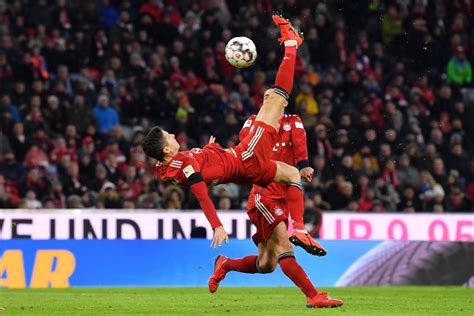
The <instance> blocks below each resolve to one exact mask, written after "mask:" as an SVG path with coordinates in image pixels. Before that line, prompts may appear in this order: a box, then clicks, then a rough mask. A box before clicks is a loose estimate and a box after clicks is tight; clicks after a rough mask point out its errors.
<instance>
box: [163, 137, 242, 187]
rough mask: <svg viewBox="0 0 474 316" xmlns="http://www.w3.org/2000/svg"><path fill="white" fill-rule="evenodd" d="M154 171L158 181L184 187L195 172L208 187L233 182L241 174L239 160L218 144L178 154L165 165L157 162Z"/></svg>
mask: <svg viewBox="0 0 474 316" xmlns="http://www.w3.org/2000/svg"><path fill="white" fill-rule="evenodd" d="M155 169H156V171H157V174H158V176H159V177H160V179H162V180H164V181H169V180H174V181H175V182H176V183H177V184H179V185H186V184H187V179H188V178H189V177H190V176H191V175H192V174H194V173H195V172H200V173H201V174H202V177H203V179H204V182H205V183H206V184H208V185H209V184H218V183H227V182H230V181H235V179H238V178H239V175H240V172H241V168H240V161H239V159H237V157H236V156H235V155H234V154H233V153H232V151H231V152H229V151H226V150H224V149H223V148H222V147H221V146H220V145H219V144H209V145H206V146H204V147H203V148H193V149H191V150H188V151H182V152H179V153H178V154H177V155H176V156H174V157H173V159H171V160H170V161H169V162H168V163H167V164H165V165H164V164H162V163H159V162H158V163H157V164H156V167H155Z"/></svg>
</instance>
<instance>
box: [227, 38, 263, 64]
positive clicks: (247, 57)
mask: <svg viewBox="0 0 474 316" xmlns="http://www.w3.org/2000/svg"><path fill="white" fill-rule="evenodd" d="M225 58H226V59H227V61H228V62H229V63H230V64H231V65H232V66H234V67H237V68H247V67H249V66H252V65H253V64H254V63H255V59H257V48H256V47H255V44H254V42H253V41H252V40H251V39H250V38H248V37H245V36H239V37H234V38H232V39H230V40H229V42H228V43H227V45H226V46H225Z"/></svg>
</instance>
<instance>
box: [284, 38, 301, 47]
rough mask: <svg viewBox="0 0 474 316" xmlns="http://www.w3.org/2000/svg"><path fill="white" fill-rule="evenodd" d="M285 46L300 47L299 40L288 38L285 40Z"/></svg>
mask: <svg viewBox="0 0 474 316" xmlns="http://www.w3.org/2000/svg"><path fill="white" fill-rule="evenodd" d="M284 44H285V46H296V48H298V42H297V41H296V40H293V39H291V40H286V41H285V42H284Z"/></svg>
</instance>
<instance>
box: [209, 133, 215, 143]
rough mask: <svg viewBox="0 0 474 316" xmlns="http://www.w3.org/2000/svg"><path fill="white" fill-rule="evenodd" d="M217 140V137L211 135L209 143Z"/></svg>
mask: <svg viewBox="0 0 474 316" xmlns="http://www.w3.org/2000/svg"><path fill="white" fill-rule="evenodd" d="M215 142H216V138H215V137H214V136H212V135H211V137H209V144H214V143H215Z"/></svg>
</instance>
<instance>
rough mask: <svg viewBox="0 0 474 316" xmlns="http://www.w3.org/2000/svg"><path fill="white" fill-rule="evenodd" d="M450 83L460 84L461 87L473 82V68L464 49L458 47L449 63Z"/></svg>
mask: <svg viewBox="0 0 474 316" xmlns="http://www.w3.org/2000/svg"><path fill="white" fill-rule="evenodd" d="M447 72H448V83H450V84H451V83H454V84H458V85H460V86H462V85H466V84H469V83H471V82H472V66H471V63H470V62H469V60H467V59H466V52H465V50H464V47H462V46H458V47H456V50H455V52H454V56H453V57H452V58H451V59H450V60H449V63H448V69H447Z"/></svg>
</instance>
